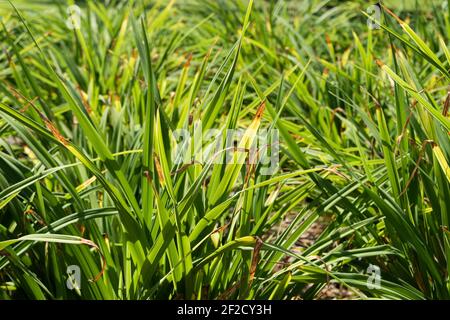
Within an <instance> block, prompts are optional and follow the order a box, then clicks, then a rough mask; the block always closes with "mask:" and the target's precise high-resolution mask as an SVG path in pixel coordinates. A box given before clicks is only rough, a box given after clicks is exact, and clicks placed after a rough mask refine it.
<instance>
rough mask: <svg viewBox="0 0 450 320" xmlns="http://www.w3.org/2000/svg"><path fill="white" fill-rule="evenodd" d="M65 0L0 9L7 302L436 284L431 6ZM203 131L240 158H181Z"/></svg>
mask: <svg viewBox="0 0 450 320" xmlns="http://www.w3.org/2000/svg"><path fill="white" fill-rule="evenodd" d="M71 4H72V3H67V5H66V4H61V3H60V2H56V1H55V2H53V1H47V2H42V4H40V3H38V2H36V4H35V5H34V6H31V7H28V6H23V5H22V2H21V1H14V2H12V3H10V4H7V5H6V4H2V5H0V12H1V14H2V16H3V19H2V20H1V29H0V39H1V46H2V52H1V53H0V65H1V66H2V68H1V69H2V71H0V115H1V118H0V154H1V157H0V296H1V297H2V298H3V299H11V298H30V299H74V298H81V299H179V298H185V299H291V298H299V297H301V298H304V299H314V298H320V297H321V295H322V291H323V289H324V288H325V287H329V286H330V285H339V286H341V287H344V288H346V290H348V291H349V292H350V293H351V297H354V298H362V299H365V298H390V299H448V298H449V297H450V287H449V279H448V274H449V272H450V247H449V246H450V242H449V240H450V239H449V236H450V234H449V229H448V225H449V218H450V217H449V213H450V210H449V204H448V202H449V201H448V200H449V199H450V188H449V182H450V168H449V165H448V163H449V161H450V160H449V159H450V141H449V139H448V134H449V132H450V130H449V129H450V120H449V117H448V105H449V101H450V98H449V94H448V81H449V80H450V79H449V77H450V74H449V71H448V69H449V64H450V53H449V49H448V47H447V45H446V43H447V42H448V38H449V35H450V31H449V30H448V26H449V25H450V23H449V16H450V15H449V13H448V12H443V11H442V10H439V9H438V8H437V7H435V6H431V7H428V8H421V7H418V6H417V4H416V6H415V7H414V6H409V7H408V10H409V11H400V9H399V8H395V9H388V8H387V7H384V8H383V10H382V12H383V13H384V17H383V19H382V21H381V26H380V29H379V30H370V29H368V28H367V25H366V19H367V18H368V17H366V16H365V15H364V14H363V13H361V12H360V11H361V10H362V11H365V9H366V8H364V7H362V6H361V4H359V3H358V2H339V3H335V4H333V5H331V2H330V5H329V6H326V5H324V3H323V2H322V1H315V0H308V1H304V2H302V5H297V4H296V3H295V2H277V3H272V2H267V3H266V2H262V1H261V2H260V1H258V2H255V3H253V1H250V2H247V1H245V2H244V1H236V2H229V1H226V2H221V3H220V4H219V3H216V2H215V1H206V2H204V1H201V2H200V1H194V0H192V1H187V2H186V3H184V4H183V5H179V4H178V3H177V2H175V1H169V2H164V1H138V2H136V3H131V4H130V3H128V2H127V1H109V2H108V3H106V4H102V3H99V2H96V1H86V2H85V3H83V4H82V5H80V12H81V16H80V17H79V23H80V24H79V25H77V26H78V27H79V28H78V27H77V28H72V27H73V21H72V24H71V23H68V20H67V19H68V18H69V17H68V15H67V14H68V13H70V12H68V11H67V8H68V7H69V5H71ZM41 5H42V7H41ZM449 7H450V5H449ZM44 8H46V9H45V10H51V11H52V12H53V13H54V15H52V16H51V18H47V17H48V16H49V15H48V13H47V12H45V10H44ZM424 10H425V11H427V12H428V14H431V15H434V17H435V18H436V22H430V21H427V20H425V19H426V17H424V16H423V15H420V14H419V13H420V12H422V11H424ZM394 11H395V12H394ZM407 21H414V28H412V27H411V26H410V24H409V23H408V22H407ZM69 22H70V21H69ZM435 24H436V26H439V27H436V26H435ZM436 30H437V31H436ZM199 122H201V124H202V130H200V131H199V130H198V127H197V126H196V124H197V123H199ZM261 128H272V129H277V130H278V132H279V136H280V141H279V145H277V146H278V147H279V148H280V159H279V163H278V164H277V167H276V170H274V171H272V172H271V173H270V174H264V173H263V171H262V169H263V168H262V164H260V163H259V164H258V163H257V164H251V163H249V162H248V159H249V152H247V151H248V150H247V149H248V148H249V146H250V145H251V141H252V140H253V139H255V137H254V134H253V132H254V130H257V129H261ZM208 129H217V130H218V132H222V133H223V132H226V131H227V130H232V129H241V130H242V131H244V132H246V134H244V136H243V138H242V139H241V140H239V141H237V145H236V148H232V150H231V151H232V152H235V153H236V154H238V155H237V158H239V159H241V160H245V161H240V162H239V163H228V164H227V163H223V162H224V161H215V160H217V159H222V158H223V159H225V157H226V152H227V151H230V150H227V145H226V141H225V139H223V141H219V142H220V144H219V152H218V153H217V154H215V155H214V157H211V158H207V159H205V161H198V159H195V158H192V159H189V161H188V162H187V163H179V162H178V161H177V158H176V156H177V155H179V154H178V153H177V152H176V150H177V145H178V141H176V139H175V138H174V137H175V132H177V131H178V130H185V131H186V132H188V133H189V134H190V136H191V137H194V140H196V141H200V136H202V138H203V141H205V144H206V142H207V141H208V137H207V135H208ZM268 145H269V147H270V148H275V147H274V144H273V141H272V142H271V141H269V142H268ZM243 151H244V152H243ZM188 157H189V155H188ZM244 158H245V159H244ZM325 221H326V222H325ZM317 223H320V224H321V226H322V227H321V228H318V230H319V231H318V232H317V234H315V235H314V241H313V242H312V243H308V244H307V245H306V246H301V245H300V244H301V243H299V239H301V238H302V236H304V235H305V234H308V233H309V232H310V231H311V227H312V226H315V225H316V224H317ZM73 265H76V266H78V267H79V268H80V271H81V282H80V283H81V288H80V290H71V288H70V287H68V286H67V285H66V281H67V273H66V270H67V268H68V266H73ZM374 266H376V267H377V268H378V270H380V283H379V285H378V284H377V285H373V282H372V281H373V277H372V276H373V274H371V273H370V272H367V270H374V269H373V268H374Z"/></svg>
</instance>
